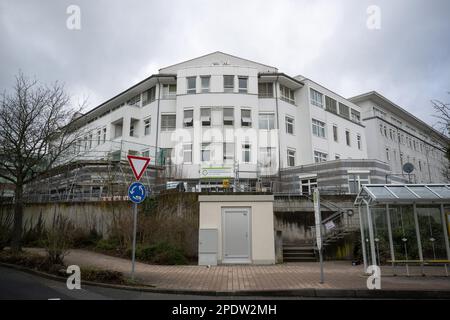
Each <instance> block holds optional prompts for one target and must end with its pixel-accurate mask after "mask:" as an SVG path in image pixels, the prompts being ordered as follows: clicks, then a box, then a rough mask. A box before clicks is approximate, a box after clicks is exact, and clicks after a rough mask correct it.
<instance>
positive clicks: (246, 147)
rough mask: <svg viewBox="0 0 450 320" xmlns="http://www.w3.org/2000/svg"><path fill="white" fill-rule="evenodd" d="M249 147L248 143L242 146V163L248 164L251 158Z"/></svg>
mask: <svg viewBox="0 0 450 320" xmlns="http://www.w3.org/2000/svg"><path fill="white" fill-rule="evenodd" d="M250 156H251V145H250V144H249V143H244V144H243V145H242V162H244V163H249V162H250V160H251V158H250Z"/></svg>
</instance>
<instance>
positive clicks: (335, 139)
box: [333, 124, 339, 142]
mask: <svg viewBox="0 0 450 320" xmlns="http://www.w3.org/2000/svg"><path fill="white" fill-rule="evenodd" d="M333 140H334V141H335V142H338V140H339V139H338V127H337V125H335V124H334V125H333Z"/></svg>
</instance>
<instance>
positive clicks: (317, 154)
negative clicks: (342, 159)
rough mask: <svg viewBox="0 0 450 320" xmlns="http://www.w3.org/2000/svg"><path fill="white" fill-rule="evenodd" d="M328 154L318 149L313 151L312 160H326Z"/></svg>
mask: <svg viewBox="0 0 450 320" xmlns="http://www.w3.org/2000/svg"><path fill="white" fill-rule="evenodd" d="M327 158H328V155H327V154H326V153H323V152H320V151H314V162H315V163H320V162H325V161H327Z"/></svg>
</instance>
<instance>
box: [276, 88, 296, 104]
mask: <svg viewBox="0 0 450 320" xmlns="http://www.w3.org/2000/svg"><path fill="white" fill-rule="evenodd" d="M280 98H281V100H283V101H286V102H289V103H292V104H295V98H294V91H293V90H291V89H289V88H288V87H285V86H283V85H281V84H280Z"/></svg>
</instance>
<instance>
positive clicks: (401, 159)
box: [400, 152, 403, 165]
mask: <svg viewBox="0 0 450 320" xmlns="http://www.w3.org/2000/svg"><path fill="white" fill-rule="evenodd" d="M400 163H401V164H402V165H403V152H400Z"/></svg>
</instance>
